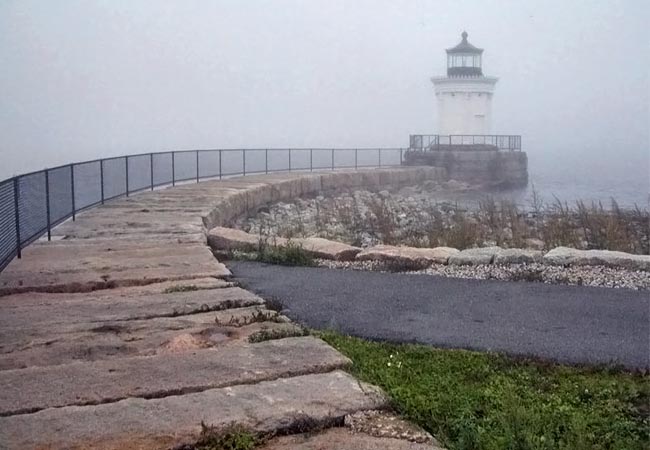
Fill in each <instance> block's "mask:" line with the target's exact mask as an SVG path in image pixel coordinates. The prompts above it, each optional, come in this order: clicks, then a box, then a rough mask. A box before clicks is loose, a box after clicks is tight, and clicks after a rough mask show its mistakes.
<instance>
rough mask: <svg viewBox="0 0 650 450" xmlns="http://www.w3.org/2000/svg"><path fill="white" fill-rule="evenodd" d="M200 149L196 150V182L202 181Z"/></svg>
mask: <svg viewBox="0 0 650 450" xmlns="http://www.w3.org/2000/svg"><path fill="white" fill-rule="evenodd" d="M199 151H200V150H197V151H196V182H197V183H198V182H199V181H201V175H199Z"/></svg>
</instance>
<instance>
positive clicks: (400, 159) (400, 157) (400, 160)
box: [399, 148, 404, 166]
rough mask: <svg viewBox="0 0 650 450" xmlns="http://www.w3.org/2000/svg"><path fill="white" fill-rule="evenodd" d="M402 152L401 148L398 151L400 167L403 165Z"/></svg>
mask: <svg viewBox="0 0 650 450" xmlns="http://www.w3.org/2000/svg"><path fill="white" fill-rule="evenodd" d="M403 150H404V149H402V148H400V149H399V165H400V166H401V165H403V164H404V160H403V156H402V151H403Z"/></svg>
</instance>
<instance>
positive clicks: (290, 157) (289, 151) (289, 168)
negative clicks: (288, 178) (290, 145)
mask: <svg viewBox="0 0 650 450" xmlns="http://www.w3.org/2000/svg"><path fill="white" fill-rule="evenodd" d="M289 172H291V149H289Z"/></svg>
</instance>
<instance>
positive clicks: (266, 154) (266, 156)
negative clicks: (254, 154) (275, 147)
mask: <svg viewBox="0 0 650 450" xmlns="http://www.w3.org/2000/svg"><path fill="white" fill-rule="evenodd" d="M264 171H265V172H266V173H267V174H268V173H269V149H268V148H265V149H264Z"/></svg>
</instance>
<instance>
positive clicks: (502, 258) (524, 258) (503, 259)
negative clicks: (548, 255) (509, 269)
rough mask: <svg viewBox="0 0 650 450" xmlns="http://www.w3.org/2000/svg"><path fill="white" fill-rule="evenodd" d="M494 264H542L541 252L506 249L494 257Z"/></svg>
mask: <svg viewBox="0 0 650 450" xmlns="http://www.w3.org/2000/svg"><path fill="white" fill-rule="evenodd" d="M493 262H494V264H532V263H539V262H542V252H541V251H540V250H530V249H523V248H504V249H501V250H500V251H498V252H496V253H495V255H494V261H493Z"/></svg>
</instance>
